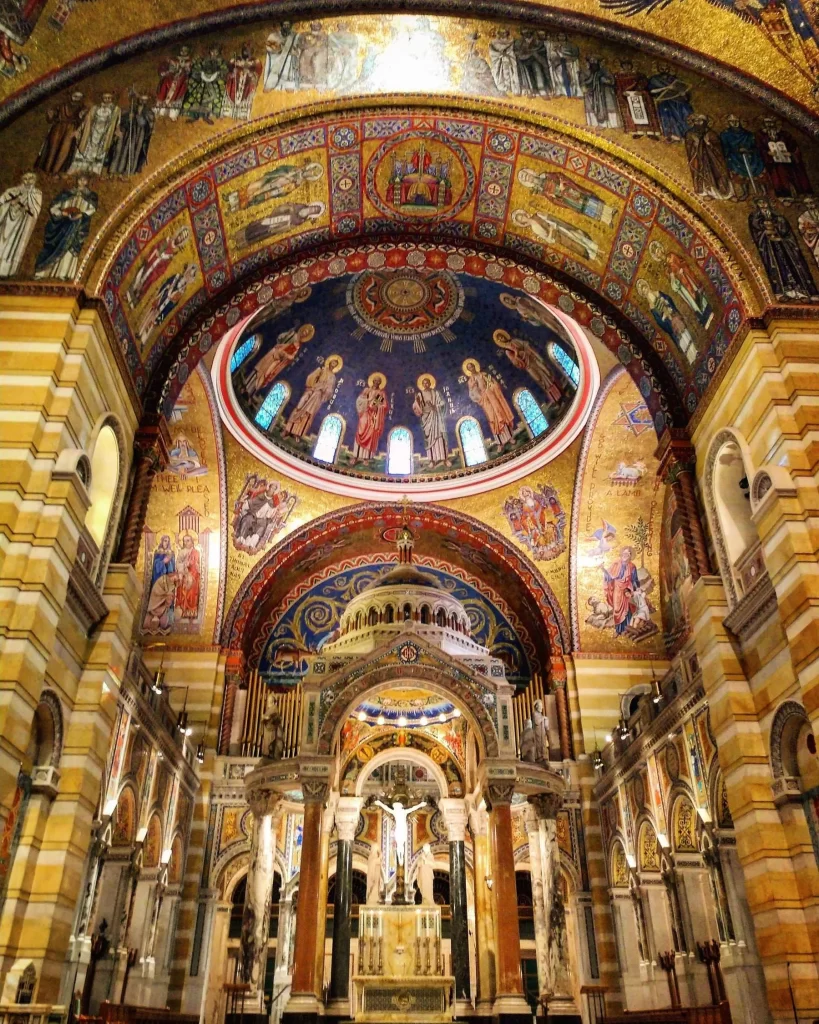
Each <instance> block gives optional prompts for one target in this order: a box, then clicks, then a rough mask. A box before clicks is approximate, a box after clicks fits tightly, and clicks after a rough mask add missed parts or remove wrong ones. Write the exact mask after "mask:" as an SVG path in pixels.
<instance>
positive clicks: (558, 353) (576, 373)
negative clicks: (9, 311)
mask: <svg viewBox="0 0 819 1024" xmlns="http://www.w3.org/2000/svg"><path fill="white" fill-rule="evenodd" d="M548 351H549V355H550V356H551V358H552V360H553V361H554V362H556V363H557V365H558V366H559V367H560V369H561V370H562V371H563V372H564V373H565V374H566V376H567V377H568V378H569V380H570V381H571V382H572V384H574V386H575V387H577V385H578V384H579V383H580V367H579V366H578V365H577V363H576V362H575V361H574V359H572V357H571V356H570V355H569V353H568V352H567V351H566V349H565V348H563V347H562V346H561V345H556V344H555V343H554V342H553V341H550V342H549V348H548Z"/></svg>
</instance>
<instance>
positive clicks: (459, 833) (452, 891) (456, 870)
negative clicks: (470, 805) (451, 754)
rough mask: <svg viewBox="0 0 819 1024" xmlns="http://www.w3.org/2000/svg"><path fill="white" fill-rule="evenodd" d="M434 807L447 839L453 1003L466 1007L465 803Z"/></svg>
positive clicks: (450, 801) (447, 801)
mask: <svg viewBox="0 0 819 1024" xmlns="http://www.w3.org/2000/svg"><path fill="white" fill-rule="evenodd" d="M438 806H439V807H440V809H441V813H442V814H443V816H444V821H445V822H446V828H447V834H448V836H449V905H450V910H451V912H452V928H451V933H450V946H451V949H452V973H453V974H454V976H455V1002H456V1014H457V1015H458V1016H460V1015H461V1014H460V1013H458V1010H457V1003H458V1002H461V1003H466V1004H467V1006H468V1005H469V1003H470V1001H471V999H472V993H471V991H470V984H469V923H468V921H467V907H466V855H465V851H464V841H465V838H466V803H465V802H464V801H463V800H456V799H454V798H444V799H442V800H439V801H438Z"/></svg>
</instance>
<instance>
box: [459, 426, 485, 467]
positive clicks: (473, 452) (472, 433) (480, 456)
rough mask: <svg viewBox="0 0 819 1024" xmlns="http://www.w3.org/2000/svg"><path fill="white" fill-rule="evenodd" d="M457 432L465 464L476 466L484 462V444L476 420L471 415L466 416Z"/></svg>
mask: <svg viewBox="0 0 819 1024" xmlns="http://www.w3.org/2000/svg"><path fill="white" fill-rule="evenodd" d="M458 434H459V435H460V438H461V447H462V448H463V451H464V460H465V462H466V464H467V466H477V465H479V464H480V463H481V462H486V446H485V445H484V443H483V434H482V433H481V428H480V427H479V426H478V421H477V420H474V419H473V418H472V417H471V416H469V417H467V418H466V419H465V420H463V422H462V423H461V425H460V426H459V427H458Z"/></svg>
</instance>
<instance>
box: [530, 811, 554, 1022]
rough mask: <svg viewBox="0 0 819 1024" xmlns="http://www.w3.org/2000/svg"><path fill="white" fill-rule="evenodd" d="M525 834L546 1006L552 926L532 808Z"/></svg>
mask: <svg viewBox="0 0 819 1024" xmlns="http://www.w3.org/2000/svg"><path fill="white" fill-rule="evenodd" d="M526 835H527V837H528V839H529V867H530V869H531V875H532V904H533V906H532V914H533V918H534V925H535V955H536V957H537V987H538V998H539V999H540V1001H541V1003H544V1004H545V1000H546V996H547V994H548V992H549V927H548V922H547V916H546V900H545V890H546V881H545V877H544V873H543V860H544V854H543V848H542V843H541V829H540V819H539V818H538V815H537V811H536V810H535V808H534V807H532V806H531V805H530V807H529V810H528V811H527V812H526Z"/></svg>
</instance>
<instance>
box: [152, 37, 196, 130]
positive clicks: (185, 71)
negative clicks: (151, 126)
mask: <svg viewBox="0 0 819 1024" xmlns="http://www.w3.org/2000/svg"><path fill="white" fill-rule="evenodd" d="M192 68H193V59H192V57H191V51H190V47H189V46H180V48H179V53H178V54H177V56H176V57H170V58H169V59H168V60H164V61H162V63H161V64H160V65H159V87H158V88H157V90H156V105H155V108H154V109H155V110H156V116H157V117H167V118H170V120H171V121H175V120H176V119H177V118H178V117H179V114H180V112H181V110H182V104H183V103H184V102H185V96H186V95H187V92H188V82H189V80H190V77H191V69H192Z"/></svg>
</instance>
